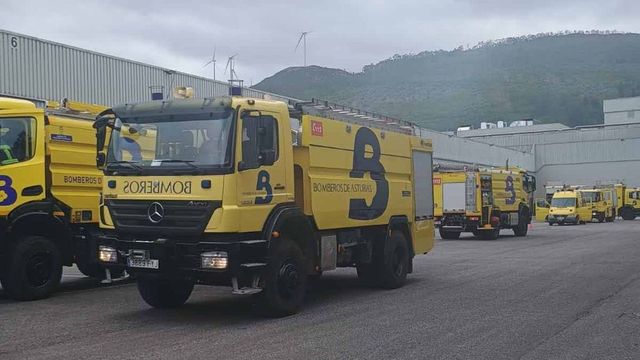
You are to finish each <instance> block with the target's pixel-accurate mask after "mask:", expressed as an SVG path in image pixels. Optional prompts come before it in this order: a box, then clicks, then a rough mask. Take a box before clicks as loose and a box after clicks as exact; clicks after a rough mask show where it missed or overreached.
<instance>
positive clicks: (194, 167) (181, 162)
mask: <svg viewBox="0 0 640 360" xmlns="http://www.w3.org/2000/svg"><path fill="white" fill-rule="evenodd" d="M154 162H159V163H160V164H164V163H180V164H185V165H187V166H189V167H190V168H191V169H193V170H195V171H197V172H200V171H202V169H201V168H200V167H199V166H197V165H194V164H192V163H193V162H195V160H182V159H162V160H154ZM174 171H179V170H177V169H176V170H174Z"/></svg>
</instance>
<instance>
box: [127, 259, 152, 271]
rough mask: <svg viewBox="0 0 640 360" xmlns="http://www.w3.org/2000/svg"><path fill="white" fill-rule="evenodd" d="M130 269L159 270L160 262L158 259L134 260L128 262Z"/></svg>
mask: <svg viewBox="0 0 640 360" xmlns="http://www.w3.org/2000/svg"><path fill="white" fill-rule="evenodd" d="M127 263H128V265H129V267H134V268H145V269H157V268H158V265H159V263H160V261H158V260H156V259H132V258H129V259H128V260H127Z"/></svg>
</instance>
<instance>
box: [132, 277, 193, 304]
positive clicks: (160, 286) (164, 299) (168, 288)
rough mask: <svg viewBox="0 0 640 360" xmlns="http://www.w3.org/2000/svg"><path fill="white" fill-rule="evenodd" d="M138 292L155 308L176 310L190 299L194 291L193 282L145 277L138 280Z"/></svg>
mask: <svg viewBox="0 0 640 360" xmlns="http://www.w3.org/2000/svg"><path fill="white" fill-rule="evenodd" d="M138 291H139V292H140V296H142V299H143V300H144V301H145V302H146V303H147V304H149V305H151V306H153V307H155V308H159V309H166V308H175V307H178V306H181V305H182V304H184V303H185V302H186V301H187V300H188V299H189V296H191V292H192V291H193V282H191V281H188V280H185V279H172V278H164V277H144V276H143V277H140V278H139V279H138Z"/></svg>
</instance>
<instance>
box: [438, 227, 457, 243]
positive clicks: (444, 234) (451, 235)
mask: <svg viewBox="0 0 640 360" xmlns="http://www.w3.org/2000/svg"><path fill="white" fill-rule="evenodd" d="M438 232H439V233H440V237H441V238H442V239H445V240H455V239H459V238H460V231H446V230H442V228H440V229H438Z"/></svg>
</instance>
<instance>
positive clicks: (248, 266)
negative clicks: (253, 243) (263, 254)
mask: <svg viewBox="0 0 640 360" xmlns="http://www.w3.org/2000/svg"><path fill="white" fill-rule="evenodd" d="M265 266H267V264H265V263H245V264H240V267H243V268H248V269H255V268H261V267H265Z"/></svg>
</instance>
